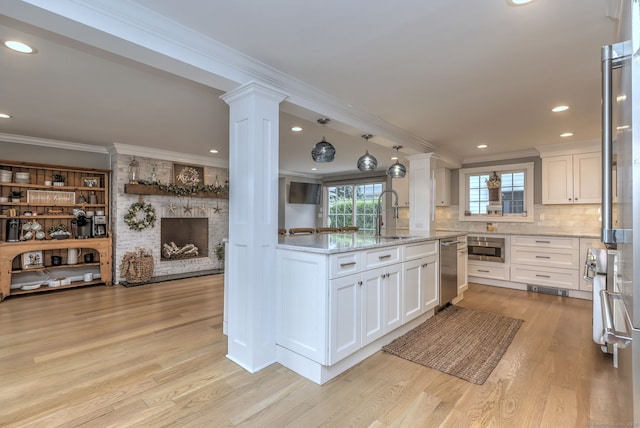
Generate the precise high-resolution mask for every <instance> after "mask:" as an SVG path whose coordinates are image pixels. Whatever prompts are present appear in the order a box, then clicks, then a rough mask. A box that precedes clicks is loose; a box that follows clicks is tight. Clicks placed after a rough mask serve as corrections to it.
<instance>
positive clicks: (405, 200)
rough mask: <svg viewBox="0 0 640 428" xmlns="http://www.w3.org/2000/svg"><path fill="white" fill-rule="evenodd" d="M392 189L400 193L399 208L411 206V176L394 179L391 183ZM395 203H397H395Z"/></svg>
mask: <svg viewBox="0 0 640 428" xmlns="http://www.w3.org/2000/svg"><path fill="white" fill-rule="evenodd" d="M391 187H392V188H393V190H395V191H396V192H398V206H399V207H408V206H409V174H407V175H405V176H404V177H403V178H394V179H393V180H392V181H391ZM394 202H395V201H394Z"/></svg>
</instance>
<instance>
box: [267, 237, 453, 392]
mask: <svg viewBox="0 0 640 428" xmlns="http://www.w3.org/2000/svg"><path fill="white" fill-rule="evenodd" d="M460 235H464V233H462V234H461V233H459V232H458V233H455V232H444V233H443V232H436V233H432V234H430V235H420V236H413V235H412V236H408V235H405V236H402V237H400V238H399V237H398V235H395V236H394V237H375V236H373V235H371V234H367V233H355V234H318V235H310V236H291V237H281V238H280V240H279V243H278V245H277V247H276V248H277V281H278V283H277V296H276V299H277V319H276V323H277V324H276V328H277V332H276V346H277V360H278V362H279V363H281V364H282V365H284V366H285V367H288V368H289V369H291V370H293V371H295V372H297V373H299V374H300V375H302V376H304V377H306V378H308V379H310V380H312V381H314V382H316V383H318V384H323V383H325V382H327V381H328V380H330V379H332V378H333V377H335V376H337V375H338V374H340V373H342V372H343V371H345V370H347V369H349V368H350V367H353V366H354V365H355V364H357V363H359V362H360V361H362V360H364V359H365V358H367V357H369V356H370V355H372V354H373V353H375V352H377V351H379V350H380V349H381V348H382V346H384V345H385V344H387V343H389V342H391V341H392V340H393V339H395V338H397V337H400V336H402V335H403V334H405V333H406V332H408V331H409V330H411V329H412V328H414V327H416V326H417V325H419V324H420V323H422V322H423V321H425V320H426V319H428V318H429V317H431V316H432V315H433V313H434V308H436V307H437V306H438V305H439V304H440V301H439V295H438V288H439V283H438V281H439V270H438V247H439V239H440V238H449V237H456V236H460Z"/></svg>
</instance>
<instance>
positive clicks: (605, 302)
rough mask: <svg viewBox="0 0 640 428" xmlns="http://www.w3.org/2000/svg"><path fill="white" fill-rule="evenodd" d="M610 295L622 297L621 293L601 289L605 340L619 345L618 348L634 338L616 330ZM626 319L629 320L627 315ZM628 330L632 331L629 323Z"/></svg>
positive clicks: (615, 297) (617, 297) (623, 346)
mask: <svg viewBox="0 0 640 428" xmlns="http://www.w3.org/2000/svg"><path fill="white" fill-rule="evenodd" d="M609 297H611V298H612V299H622V297H621V295H620V293H613V292H611V291H607V290H600V303H601V304H602V325H603V326H604V341H605V342H606V343H610V344H612V345H617V346H618V348H625V347H626V346H627V345H628V344H630V343H631V341H632V339H631V337H629V336H624V335H622V334H620V333H618V332H617V331H616V329H615V325H614V322H613V312H612V311H611V304H610V303H609ZM625 321H627V318H626V316H625ZM627 330H628V331H630V329H629V325H627Z"/></svg>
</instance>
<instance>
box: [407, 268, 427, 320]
mask: <svg viewBox="0 0 640 428" xmlns="http://www.w3.org/2000/svg"><path fill="white" fill-rule="evenodd" d="M423 264H424V259H417V260H411V261H408V262H405V263H402V276H403V277H404V278H403V279H404V281H403V284H402V323H403V324H404V323H406V322H408V321H411V320H412V319H414V318H416V317H417V316H418V315H420V314H421V313H422V289H423V288H425V286H423V285H422V282H423V281H424V275H423V268H422V265H423Z"/></svg>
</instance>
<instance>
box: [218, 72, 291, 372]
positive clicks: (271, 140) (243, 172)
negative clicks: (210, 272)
mask: <svg viewBox="0 0 640 428" xmlns="http://www.w3.org/2000/svg"><path fill="white" fill-rule="evenodd" d="M285 97H286V95H285V94H283V93H280V92H278V91H277V90H274V89H272V88H269V87H266V86H264V85H261V84H258V83H255V82H249V83H247V84H245V85H242V86H241V87H239V88H237V89H234V90H233V91H231V92H228V93H226V94H224V95H223V96H222V97H221V98H222V99H223V100H224V101H225V102H226V103H227V104H229V106H230V110H229V187H230V191H229V244H228V250H229V264H228V268H229V272H228V275H227V278H228V280H229V283H228V284H226V286H225V289H226V290H225V291H226V292H228V293H229V296H228V310H229V313H228V314H227V320H228V323H229V325H228V354H227V357H228V358H229V359H231V360H233V361H234V362H236V363H237V364H239V365H240V366H242V367H243V368H244V369H246V370H248V371H250V372H252V373H253V372H256V371H258V370H261V369H262V368H264V367H267V366H268V365H270V364H272V363H274V362H275V361H276V347H275V319H276V312H275V310H276V308H275V306H276V301H275V295H276V292H275V284H276V278H275V276H276V270H275V264H276V254H275V245H276V243H277V239H278V238H277V237H278V233H277V228H278V151H279V141H278V123H279V120H278V119H279V113H280V111H279V110H280V108H279V104H280V102H282V100H284V99H285Z"/></svg>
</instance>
